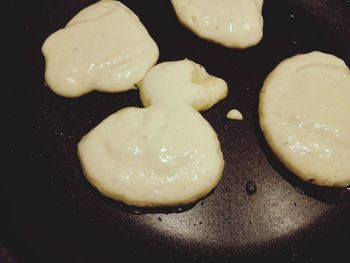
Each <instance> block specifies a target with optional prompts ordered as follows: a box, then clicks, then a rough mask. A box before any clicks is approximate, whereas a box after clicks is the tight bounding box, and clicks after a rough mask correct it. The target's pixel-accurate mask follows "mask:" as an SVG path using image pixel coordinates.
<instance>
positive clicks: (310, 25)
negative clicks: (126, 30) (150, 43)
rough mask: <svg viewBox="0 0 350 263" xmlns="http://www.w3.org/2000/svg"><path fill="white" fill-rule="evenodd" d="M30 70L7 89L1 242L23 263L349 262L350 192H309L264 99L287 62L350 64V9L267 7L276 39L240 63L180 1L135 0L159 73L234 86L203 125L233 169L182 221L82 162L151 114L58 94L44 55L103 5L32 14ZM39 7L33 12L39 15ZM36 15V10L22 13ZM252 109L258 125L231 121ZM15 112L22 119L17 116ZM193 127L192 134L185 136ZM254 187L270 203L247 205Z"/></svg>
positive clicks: (131, 96) (326, 4)
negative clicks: (108, 126)
mask: <svg viewBox="0 0 350 263" xmlns="http://www.w3.org/2000/svg"><path fill="white" fill-rule="evenodd" d="M26 2H27V3H26V4H27V5H28V6H27V7H26V8H27V9H26V15H25V17H24V19H25V23H24V26H25V35H24V36H25V42H23V43H21V45H22V50H23V51H24V55H25V61H24V66H25V67H26V70H24V71H22V74H21V75H20V77H18V79H17V80H18V81H19V82H18V83H20V80H22V81H23V83H24V85H19V84H18V85H16V79H15V82H14V83H13V84H12V85H11V87H10V88H7V89H5V95H4V98H6V101H4V105H5V106H6V107H7V109H9V110H8V111H7V112H6V113H5V114H4V115H5V116H4V118H3V120H4V123H7V124H8V125H9V127H10V131H11V134H9V135H7V137H6V143H5V150H6V157H5V160H4V165H5V168H4V169H5V171H6V172H5V173H3V174H2V178H1V180H2V183H1V191H0V192H1V199H0V200H1V219H0V220H1V221H0V225H1V228H0V229H1V240H0V241H1V243H3V244H4V245H5V246H6V248H7V249H8V250H9V253H11V254H12V255H14V257H15V258H17V259H18V260H19V261H20V262H139V261H140V262H141V261H145V260H153V261H156V262H157V261H162V262H220V263H221V262H258V261H259V262H331V261H332V262H349V257H348V255H349V254H348V251H349V249H350V224H349V223H350V203H349V199H350V198H349V189H346V188H344V189H332V188H325V187H316V186H312V185H309V184H307V183H304V182H301V181H300V180H299V179H297V177H295V176H294V175H292V174H291V173H290V172H288V171H287V170H286V169H285V168H284V166H283V165H282V164H281V163H280V162H279V161H278V160H277V159H276V158H275V156H274V154H273V153H272V152H271V150H270V149H269V147H268V146H267V144H266V142H265V141H264V137H263V136H262V134H261V131H260V128H259V125H258V114H257V105H258V95H259V91H260V88H261V86H262V83H263V81H264V79H265V77H266V76H267V74H268V73H269V72H270V71H271V70H272V69H273V68H274V67H275V66H276V65H277V64H278V63H279V62H281V61H282V60H283V59H285V58H287V57H290V56H293V55H295V54H298V53H306V52H309V51H313V50H319V51H323V52H327V53H331V54H334V55H336V56H338V57H340V58H342V59H344V60H345V61H346V63H347V64H348V65H350V2H349V1H346V0H337V1H336V0H293V1H292V0H283V1H282V0H281V1H272V0H265V4H264V8H263V15H264V21H265V25H264V37H263V40H262V42H261V43H259V44H258V45H257V46H256V47H253V48H250V49H246V50H234V49H228V48H224V47H221V46H219V45H216V44H213V43H210V42H207V41H205V40H202V39H200V38H198V37H196V36H195V35H194V34H192V33H191V32H190V31H189V30H187V29H185V28H184V27H183V26H182V25H181V24H180V23H179V22H178V20H177V19H176V16H175V13H174V11H173V9H172V7H171V4H170V1H152V4H151V1H136V0H128V1H127V0H125V1H123V2H124V3H125V4H126V5H127V6H129V7H130V8H131V9H132V10H133V11H134V12H135V13H136V14H137V15H138V16H139V17H140V19H141V21H142V22H143V23H144V25H145V26H146V28H147V29H148V30H149V32H150V34H151V36H152V37H153V38H154V39H155V41H156V42H157V43H158V46H159V48H160V58H159V62H161V61H167V60H178V59H184V58H189V59H191V60H193V61H195V62H197V63H200V64H202V65H203V66H205V67H206V69H207V71H208V72H209V73H211V74H213V75H216V76H219V77H221V78H223V79H225V80H226V81H227V82H228V84H229V87H230V89H229V95H228V97H227V98H226V99H225V100H224V101H222V102H220V103H219V104H217V105H216V106H214V107H213V108H212V109H210V110H208V111H206V112H204V113H203V116H204V117H205V118H206V119H207V120H208V121H209V122H210V123H211V125H212V126H213V127H214V129H215V130H216V132H217V133H218V136H219V139H220V142H221V146H222V151H223V154H224V157H225V161H226V166H225V169H224V174H223V178H222V180H221V181H220V183H219V184H218V186H217V187H216V188H215V190H214V191H213V192H212V193H210V194H209V195H208V196H206V197H205V198H203V199H201V200H200V201H199V202H197V203H195V204H191V205H189V206H186V207H179V208H173V209H162V208H158V209H137V208H133V207H128V206H125V205H123V204H121V203H118V202H116V201H113V200H110V199H108V198H105V197H103V196H102V195H101V194H99V193H98V192H97V191H96V190H95V189H94V188H93V187H92V186H91V185H90V184H89V183H88V182H87V181H86V180H85V179H84V176H83V174H82V170H81V167H80V164H79V161H78V158H77V155H76V146H77V143H78V142H79V140H80V139H81V137H82V136H83V135H84V134H86V133H87V132H88V131H89V130H91V129H92V128H93V127H95V126H96V125H97V124H98V123H99V122H101V121H102V120H103V119H104V118H106V117H107V116H108V115H110V114H111V113H114V112H116V111H117V110H119V109H122V108H124V107H128V106H140V107H141V102H140V100H139V95H138V92H137V91H135V90H134V91H129V92H124V93H119V94H106V93H99V92H93V93H90V94H88V95H85V96H83V97H80V98H76V99H67V98H63V97H59V96H57V95H55V94H54V93H53V92H52V91H50V89H48V88H47V87H45V85H44V66H45V65H44V59H43V56H42V54H41V51H40V49H41V45H42V43H43V41H44V40H45V39H46V37H48V36H49V35H50V34H51V33H53V32H54V31H56V30H58V29H59V28H62V27H63V26H64V25H65V24H66V22H67V21H68V20H69V19H70V18H71V17H72V16H73V15H75V14H76V13H77V12H78V11H79V10H81V9H82V8H84V7H86V6H88V5H89V4H91V3H93V2H94V1H92V0H79V1H78V0H75V1H71V0H44V1H41V2H40V3H36V4H35V6H30V2H31V1H26ZM28 2H29V3H28ZM22 8H24V7H23V6H22ZM121 37H123V36H121ZM231 108H237V109H239V110H240V111H241V112H242V113H243V115H244V120H243V121H241V122H239V121H232V120H228V119H226V117H225V115H226V113H227V112H228V110H230V109H231ZM13 109H14V110H13ZM184 128H185V127H184ZM248 181H254V182H255V184H256V187H257V188H256V192H255V193H254V194H251V195H249V194H248V193H247V192H246V184H247V182H248Z"/></svg>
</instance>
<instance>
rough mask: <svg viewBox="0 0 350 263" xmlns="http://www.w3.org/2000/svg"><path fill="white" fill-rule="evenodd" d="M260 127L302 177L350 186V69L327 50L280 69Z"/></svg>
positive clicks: (264, 94) (267, 91)
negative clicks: (326, 52)
mask: <svg viewBox="0 0 350 263" xmlns="http://www.w3.org/2000/svg"><path fill="white" fill-rule="evenodd" d="M259 106H260V109H259V113H260V124H261V128H262V130H263V132H264V135H265V136H266V139H267V141H268V143H269V144H270V146H271V147H272V149H273V150H274V152H275V153H276V154H277V155H278V157H279V158H280V159H281V160H282V161H283V163H285V164H286V166H287V167H288V168H289V169H290V170H292V171H293V172H294V173H295V174H297V175H298V176H300V177H301V178H302V179H304V180H307V181H310V182H312V183H315V184H319V185H329V186H345V185H348V184H350V70H349V68H348V67H347V65H346V64H345V63H344V61H342V60H341V59H339V58H337V57H335V56H332V55H329V54H324V53H321V52H312V53H309V54H304V55H298V56H294V57H292V58H289V59H287V60H285V61H283V62H282V63H281V64H280V65H278V66H277V67H276V68H275V69H274V70H273V72H272V73H271V74H270V76H269V77H268V78H267V80H266V81H265V83H264V87H263V89H262V91H261V95H260V105H259Z"/></svg>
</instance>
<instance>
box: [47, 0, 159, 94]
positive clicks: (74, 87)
mask: <svg viewBox="0 0 350 263" xmlns="http://www.w3.org/2000/svg"><path fill="white" fill-rule="evenodd" d="M42 52H43V54H44V56H45V61H46V70H45V80H46V83H47V85H48V86H49V87H50V88H51V89H52V90H53V91H54V92H55V93H57V94H59V95H62V96H66V97H77V96H81V95H83V94H85V93H88V92H90V91H92V90H98V91H103V92H121V91H125V90H129V89H132V88H134V87H135V86H134V85H135V84H136V83H137V82H138V81H140V80H141V79H142V78H143V77H144V75H145V74H146V72H147V71H148V70H149V69H150V68H151V67H152V66H153V65H154V64H155V63H156V62H157V60H158V55H159V52H158V47H157V45H156V43H155V42H154V41H153V39H152V38H151V37H150V35H149V34H148V32H147V30H146V28H145V27H144V26H143V25H142V23H141V22H140V20H139V18H138V17H137V16H136V15H135V14H134V13H133V12H132V11H131V10H130V9H129V8H127V7H126V6H125V5H123V4H122V3H120V2H118V1H111V0H105V1H99V2H97V3H96V4H93V5H91V6H89V7H87V8H85V9H83V10H82V11H80V12H79V13H78V14H77V15H76V16H75V17H73V19H72V20H71V21H70V22H69V23H68V24H67V26H66V27H65V28H63V29H60V30H58V31H57V32H55V33H53V34H52V35H51V36H49V37H48V38H47V39H46V41H45V42H44V44H43V47H42Z"/></svg>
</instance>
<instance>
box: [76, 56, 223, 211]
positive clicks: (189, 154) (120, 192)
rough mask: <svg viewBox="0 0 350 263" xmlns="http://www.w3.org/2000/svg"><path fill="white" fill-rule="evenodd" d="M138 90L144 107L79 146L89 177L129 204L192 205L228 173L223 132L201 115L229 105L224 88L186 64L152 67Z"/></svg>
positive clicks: (106, 124)
mask: <svg viewBox="0 0 350 263" xmlns="http://www.w3.org/2000/svg"><path fill="white" fill-rule="evenodd" d="M140 86H141V87H140V95H141V98H142V102H143V104H144V105H145V106H146V108H134V107H129V108H125V109H123V110H120V111H118V112H117V113H115V114H112V115H111V116H109V117H108V118H107V119H106V120H104V121H103V122H102V123H100V124H99V125H98V126H97V127H96V128H94V129H93V130H92V131H90V132H89V133H88V134H87V135H86V136H84V137H83V139H82V140H81V141H80V143H79V145H78V154H79V157H80V160H81V164H82V167H83V169H84V173H85V176H86V178H87V179H88V180H89V181H90V182H91V184H92V185H94V186H95V187H96V188H97V189H98V190H99V191H100V192H101V193H102V194H104V195H106V196H108V197H111V198H113V199H115V200H119V201H122V202H125V203H127V204H129V205H135V206H177V205H183V204H187V203H191V202H194V201H196V200H198V199H199V198H201V197H203V196H205V195H207V194H208V193H209V192H210V191H212V190H213V188H214V187H215V186H216V185H217V183H218V181H219V180H220V178H221V176H222V172H223V167H224V159H223V155H222V152H221V149H220V143H219V140H218V137H217V134H216V133H215V131H214V130H213V128H212V127H211V126H210V124H209V123H208V122H207V121H206V120H205V119H204V118H203V117H202V116H201V114H200V113H199V112H198V111H197V110H205V109H208V108H210V107H211V106H212V105H214V104H215V103H217V102H218V101H219V100H221V99H223V98H224V97H225V96H226V94H227V85H226V82H225V81H224V80H222V79H219V78H216V77H214V76H211V75H209V74H207V73H206V71H205V70H204V68H203V67H201V66H199V65H197V64H195V63H194V62H192V61H190V60H183V61H177V62H165V63H161V64H159V65H157V66H155V67H153V68H152V69H151V70H150V71H149V72H148V73H147V75H146V76H145V78H144V80H143V81H142V83H141V85H140Z"/></svg>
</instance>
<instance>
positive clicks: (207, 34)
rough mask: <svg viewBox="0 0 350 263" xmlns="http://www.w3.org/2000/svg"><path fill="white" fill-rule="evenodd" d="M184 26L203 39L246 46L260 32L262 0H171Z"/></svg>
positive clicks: (256, 38)
mask: <svg viewBox="0 0 350 263" xmlns="http://www.w3.org/2000/svg"><path fill="white" fill-rule="evenodd" d="M171 2H172V4H173V7H174V9H175V12H176V15H177V17H178V18H179V20H180V21H181V23H183V24H184V25H185V26H187V27H188V28H189V29H190V30H192V31H193V32H194V33H195V34H196V35H198V36H199V37H202V38H204V39H208V40H211V41H213V42H216V43H219V44H222V45H224V46H226V47H231V48H247V47H250V46H254V45H256V44H257V43H259V42H260V40H261V38H262V36H263V23H264V21H263V17H262V15H261V12H262V6H263V0H171Z"/></svg>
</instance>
